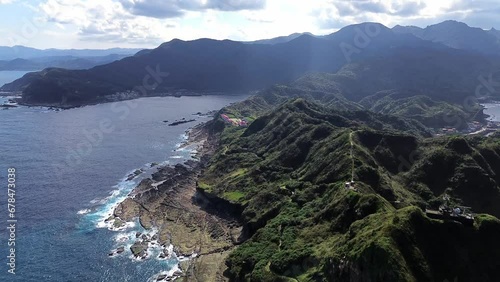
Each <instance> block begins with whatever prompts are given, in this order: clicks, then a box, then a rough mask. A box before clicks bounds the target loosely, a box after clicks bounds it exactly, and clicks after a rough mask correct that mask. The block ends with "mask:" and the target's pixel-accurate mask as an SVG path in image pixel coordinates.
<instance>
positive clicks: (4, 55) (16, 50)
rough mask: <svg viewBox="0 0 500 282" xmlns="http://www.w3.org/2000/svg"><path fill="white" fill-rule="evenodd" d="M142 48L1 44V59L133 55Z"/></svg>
mask: <svg viewBox="0 0 500 282" xmlns="http://www.w3.org/2000/svg"><path fill="white" fill-rule="evenodd" d="M140 50H141V49H137V48H111V49H44V50H42V49H36V48H31V47H26V46H13V47H7V46H0V60H2V61H10V60H14V59H35V58H41V57H62V56H73V57H104V56H109V55H113V54H116V55H128V56H131V55H133V54H135V53H137V52H139V51H140Z"/></svg>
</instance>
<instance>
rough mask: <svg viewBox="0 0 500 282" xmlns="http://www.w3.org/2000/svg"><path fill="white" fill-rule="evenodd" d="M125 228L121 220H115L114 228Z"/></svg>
mask: <svg viewBox="0 0 500 282" xmlns="http://www.w3.org/2000/svg"><path fill="white" fill-rule="evenodd" d="M124 226H125V222H124V221H123V220H121V219H120V218H115V221H114V222H113V228H116V229H119V228H122V227H124Z"/></svg>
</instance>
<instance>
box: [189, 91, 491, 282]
mask: <svg viewBox="0 0 500 282" xmlns="http://www.w3.org/2000/svg"><path fill="white" fill-rule="evenodd" d="M274 91H275V90H274ZM268 97H269V96H268ZM274 97H279V96H278V95H276V96H274ZM292 97H293V94H292ZM255 99H256V98H253V99H250V100H249V101H246V102H243V103H242V104H237V105H235V106H231V107H229V108H227V109H224V110H223V111H225V112H233V113H235V112H237V113H246V114H249V113H254V114H255V113H260V112H266V111H264V110H262V109H259V106H260V105H268V106H267V107H268V109H270V110H268V111H267V112H266V114H261V115H260V116H259V117H257V118H256V119H255V120H254V121H253V122H252V123H251V125H250V126H249V127H248V128H244V127H232V126H225V125H224V124H223V121H222V120H221V119H219V118H216V119H215V120H214V121H213V122H212V123H211V124H210V126H211V127H212V128H214V129H218V131H219V132H220V144H219V149H218V151H217V153H216V154H215V155H214V156H213V157H212V159H211V161H210V163H209V165H208V167H207V168H206V169H205V171H204V173H203V174H202V175H201V177H200V179H199V182H198V189H199V190H202V191H204V193H206V194H208V195H211V197H218V198H220V199H224V200H226V201H229V202H232V203H234V204H236V205H239V206H240V209H241V210H242V213H241V220H242V222H243V226H244V238H242V239H243V243H242V244H241V245H240V246H239V247H238V248H236V249H235V250H234V251H233V252H232V254H231V255H230V257H229V258H228V259H227V261H226V264H227V266H228V269H227V270H226V276H228V277H230V280H231V281H444V280H445V279H448V280H449V281H453V279H455V278H456V277H457V278H458V279H459V280H458V281H496V278H498V277H500V270H499V269H498V267H497V266H498V265H499V264H500V242H498V241H497V240H496V238H497V237H498V234H500V233H499V231H500V221H499V220H498V219H496V218H495V217H493V216H489V215H481V214H479V215H477V216H476V221H475V223H474V226H465V225H462V224H460V223H458V222H454V221H440V220H433V219H430V218H428V217H427V216H426V215H425V213H424V212H423V210H425V208H427V207H429V208H433V207H436V206H439V205H440V204H441V203H442V199H443V196H444V195H448V196H449V197H450V198H451V199H450V201H451V202H452V203H454V204H457V205H466V206H470V207H472V208H473V210H474V212H477V213H490V214H493V215H495V216H500V209H499V208H498V207H499V206H500V205H499V203H500V189H499V185H498V183H500V182H499V181H500V179H499V176H498V175H497V173H498V172H499V171H500V142H499V141H498V139H496V138H494V137H491V138H483V137H475V138H462V137H441V138H430V134H429V133H428V132H427V131H426V129H425V127H423V126H422V125H421V124H420V123H418V122H414V121H411V120H407V119H404V118H398V117H394V116H388V115H383V114H375V113H371V112H368V111H361V110H347V111H341V110H332V108H331V107H324V106H320V105H317V104H315V103H311V102H308V101H306V100H303V99H295V100H292V101H289V102H285V103H284V104H282V105H281V106H279V107H277V108H275V109H274V110H272V109H271V106H269V104H266V103H269V101H266V99H264V98H263V97H259V98H257V100H260V101H261V102H262V104H258V103H255V104H254V103H253V102H254V101H255ZM315 100H318V99H315ZM263 101H266V102H263ZM252 105H253V106H254V107H253V108H252V107H251V106H252ZM354 108H355V107H354ZM245 111H247V112H245ZM256 115H257V114H256ZM351 177H353V179H354V181H355V190H352V189H346V187H345V182H346V181H350V180H351ZM237 210H239V209H237Z"/></svg>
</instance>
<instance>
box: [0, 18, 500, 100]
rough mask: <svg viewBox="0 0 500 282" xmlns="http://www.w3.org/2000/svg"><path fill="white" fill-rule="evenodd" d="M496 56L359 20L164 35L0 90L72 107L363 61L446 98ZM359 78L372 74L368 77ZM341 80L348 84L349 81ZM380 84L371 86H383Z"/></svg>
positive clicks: (251, 86) (470, 86)
mask: <svg viewBox="0 0 500 282" xmlns="http://www.w3.org/2000/svg"><path fill="white" fill-rule="evenodd" d="M447 24H448V23H447V22H445V23H443V25H447ZM471 30H475V29H472V28H471ZM384 61H390V62H391V64H384V63H383V62H384ZM402 62H404V63H402ZM411 62H412V63H414V64H410V63H411ZM424 62H425V63H424ZM498 62H499V60H498V57H496V56H486V55H485V54H483V53H480V52H472V51H470V50H459V49H454V48H450V47H448V46H446V45H444V44H442V43H437V42H432V41H429V40H424V39H421V38H418V37H415V36H414V35H412V34H406V33H400V32H394V31H393V30H391V29H389V28H387V27H385V26H383V25H380V24H377V23H364V24H359V25H352V26H348V27H345V28H343V29H341V30H339V31H338V32H336V33H333V34H331V35H328V36H324V37H321V38H318V37H314V36H311V35H308V34H303V35H300V36H299V37H297V38H295V39H292V40H290V41H288V42H284V43H281V44H245V43H241V42H235V41H229V40H223V41H217V40H210V39H200V40H194V41H181V40H172V41H170V42H167V43H164V44H162V45H160V46H159V47H158V48H155V49H153V50H144V51H141V52H138V53H137V54H136V55H134V56H132V57H127V58H124V59H122V60H119V61H116V62H113V63H110V64H105V65H101V66H97V67H94V68H92V69H89V70H81V71H79V70H74V71H71V70H64V69H56V68H50V69H46V70H44V71H43V72H39V73H36V74H29V75H27V76H25V77H23V78H21V79H19V80H17V81H15V82H13V83H11V84H7V85H5V86H3V87H2V88H1V90H2V91H23V92H24V95H23V102H24V103H27V104H52V105H54V106H57V105H61V102H63V103H64V104H66V105H75V106H77V105H84V104H90V103H99V102H105V101H109V100H113V99H114V97H116V93H124V92H126V93H129V94H128V95H122V97H140V96H145V95H169V94H172V93H177V92H179V91H181V92H198V93H200V92H201V93H207V92H234V91H248V90H257V89H262V88H265V87H269V86H271V85H273V84H276V83H287V82H291V81H293V80H295V79H297V78H299V77H301V76H302V75H304V74H306V73H308V72H327V73H335V72H337V71H339V70H340V69H341V68H343V67H344V68H351V71H353V72H357V71H363V70H366V67H364V65H366V64H375V63H376V64H377V65H376V66H372V71H373V74H377V73H378V72H379V70H377V69H374V68H381V69H380V71H381V73H386V77H385V79H386V80H385V84H386V85H387V87H389V88H391V89H392V88H394V87H396V88H404V89H407V90H411V91H415V90H418V91H422V90H425V91H427V90H429V91H432V92H434V93H435V94H436V95H439V93H441V94H443V93H444V92H443V91H448V92H462V94H456V93H452V94H451V95H448V94H446V95H444V94H443V95H442V96H454V95H463V92H467V93H473V91H474V89H475V88H476V86H477V84H478V82H477V77H478V76H479V75H480V74H481V73H486V74H488V73H491V72H492V71H493V70H494V69H495V67H496V65H498ZM396 67H397V68H396ZM438 71H439V72H438ZM155 73H156V75H155ZM391 74H397V75H398V77H400V78H403V74H405V75H406V77H405V78H404V79H407V80H409V81H407V80H400V81H397V82H396V81H394V79H392V78H391V77H390V75H391ZM417 74H418V75H417ZM146 78H147V79H146ZM151 78H156V81H154V80H153V81H152V80H151ZM424 78H425V79H424ZM366 79H368V80H372V82H373V80H377V78H376V77H374V76H369V75H367V76H366ZM145 80H147V84H148V85H149V87H145V86H148V85H144V81H145ZM156 82H158V83H156ZM367 82H368V81H367ZM376 82H377V83H379V84H380V82H381V81H376ZM457 82H459V83H458V84H457ZM343 83H350V82H349V79H348V80H345V81H344V82H343ZM366 85H369V83H363V84H360V83H356V81H355V80H353V82H352V83H351V84H350V85H344V86H343V87H341V88H342V89H343V92H349V94H346V97H347V98H348V99H353V100H356V99H357V100H360V99H362V98H364V97H365V96H367V95H371V94H375V93H372V92H370V91H368V92H367V91H366V89H365V90H363V89H356V88H357V87H365V88H367V87H368V86H366ZM421 85H423V87H421ZM387 87H386V88H384V87H382V88H380V89H379V90H387V89H388V88H387ZM358 90H359V91H358ZM130 93H132V94H130Z"/></svg>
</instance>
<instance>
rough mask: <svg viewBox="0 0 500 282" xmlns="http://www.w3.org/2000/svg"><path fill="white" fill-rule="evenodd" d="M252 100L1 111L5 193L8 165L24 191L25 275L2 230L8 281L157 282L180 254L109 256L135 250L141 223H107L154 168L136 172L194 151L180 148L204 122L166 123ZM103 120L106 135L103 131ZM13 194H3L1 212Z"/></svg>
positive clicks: (0, 181)
mask: <svg viewBox="0 0 500 282" xmlns="http://www.w3.org/2000/svg"><path fill="white" fill-rule="evenodd" d="M244 98H245V97H243V96H210V97H209V96H202V97H182V98H145V99H139V100H134V101H126V102H120V103H116V104H101V105H96V106H89V107H83V108H78V109H72V110H65V111H59V112H55V111H48V110H47V109H44V108H26V107H20V108H15V109H9V110H0V148H1V152H0V187H6V181H7V179H6V174H7V168H9V167H15V168H16V170H17V185H18V186H17V194H16V210H17V214H16V216H17V218H18V224H17V230H16V231H17V237H16V240H17V241H16V273H17V274H16V275H15V276H13V275H10V274H8V273H7V267H6V263H7V258H6V256H7V255H8V250H7V243H6V242H7V241H6V240H7V236H8V234H7V232H6V231H5V229H6V228H0V230H1V233H0V236H1V245H0V257H2V259H1V261H2V265H3V266H2V267H1V269H0V271H1V272H0V281H23V282H24V281H28V282H29V281H148V279H150V278H151V277H153V276H154V275H155V274H157V273H159V272H161V271H165V270H169V269H171V268H172V266H173V265H175V264H176V258H175V257H174V258H172V259H171V260H163V261H160V260H158V259H156V258H154V257H153V258H151V259H148V260H146V261H142V262H137V261H135V260H133V259H131V258H130V257H129V255H130V253H126V254H124V255H121V256H118V257H114V258H110V257H108V253H109V252H110V251H111V250H113V249H115V248H116V247H117V246H120V245H127V246H128V245H130V244H131V240H130V237H132V236H133V235H134V234H135V232H136V231H140V227H138V225H136V226H132V227H130V228H129V229H127V230H123V231H120V232H114V231H110V230H108V229H107V228H105V226H102V225H100V222H101V220H102V219H103V218H104V217H105V216H106V215H107V213H108V212H110V210H111V208H112V207H113V205H114V204H115V203H117V202H118V201H119V200H120V199H122V198H123V197H125V196H126V195H127V194H128V192H129V191H130V190H131V189H133V187H134V186H135V184H136V183H138V182H139V181H140V180H141V177H145V176H147V174H148V173H149V172H152V171H153V170H149V171H148V172H146V173H145V174H143V175H141V176H140V177H139V178H137V179H135V180H134V181H132V182H127V181H125V178H126V176H127V175H128V174H129V173H130V172H132V171H134V170H135V169H137V168H145V169H147V168H148V167H149V164H150V163H152V162H157V163H167V162H168V163H171V164H175V163H177V162H182V161H183V160H184V159H185V158H188V157H189V156H190V152H189V150H184V151H174V150H175V149H176V146H177V145H178V144H179V143H181V142H182V141H183V140H184V133H185V131H186V130H187V129H188V128H189V127H191V126H194V125H195V124H196V123H189V124H183V125H179V126H174V127H169V126H167V124H166V123H164V122H163V121H165V120H168V121H174V120H176V119H181V118H186V119H192V118H195V119H196V120H197V122H202V121H206V120H207V119H208V117H199V116H197V115H194V114H195V113H197V112H202V113H205V112H208V111H211V110H218V109H220V108H221V107H223V106H225V105H227V104H229V103H232V102H235V101H239V100H242V99H244ZM2 100H5V99H2ZM0 102H1V101H0ZM102 124H104V125H106V126H105V128H106V130H105V132H103V131H102V130H101V131H100V133H99V130H100V129H101V126H102ZM110 128H111V129H110ZM5 190H6V189H1V190H0V193H1V194H0V201H1V206H2V207H6V201H7V195H6V191H5ZM6 219H7V211H6V209H5V208H2V209H0V222H4V224H6Z"/></svg>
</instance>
